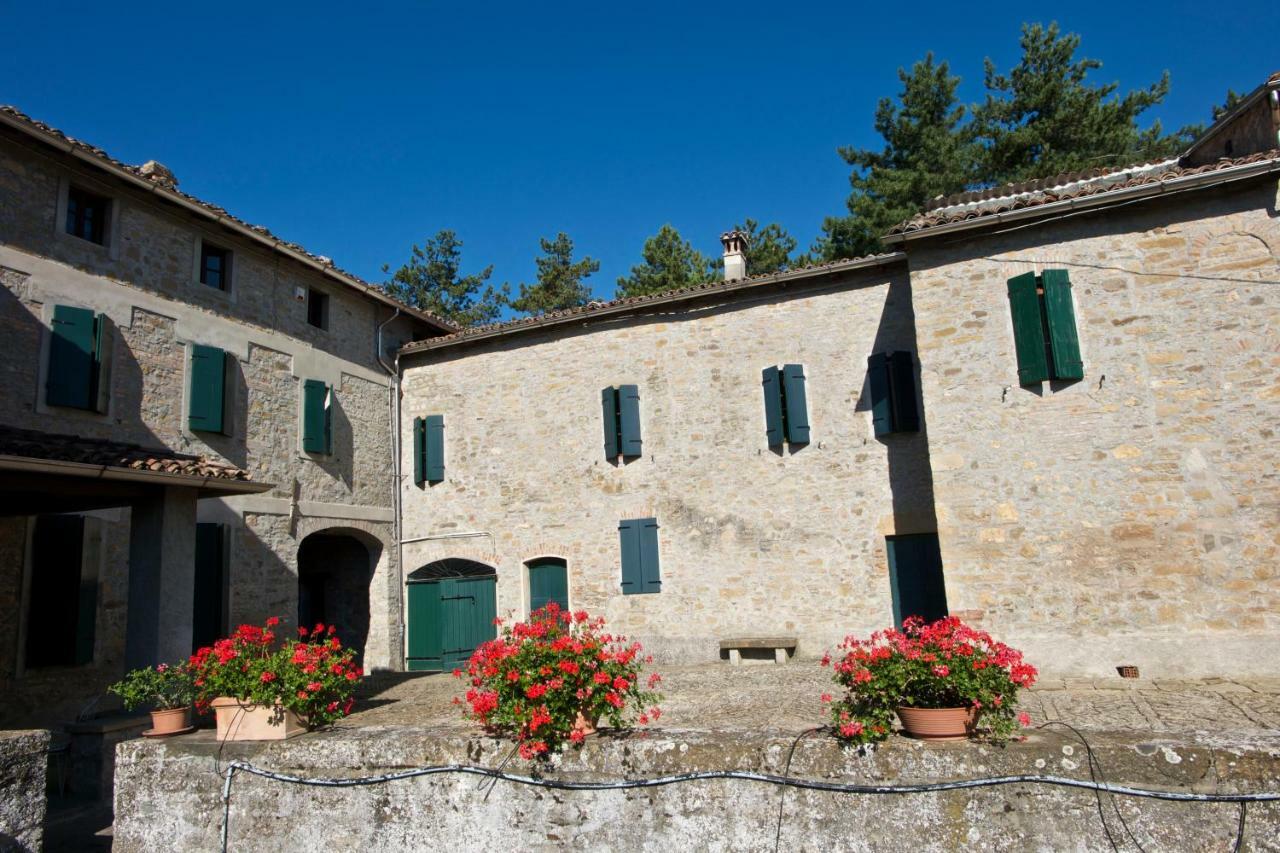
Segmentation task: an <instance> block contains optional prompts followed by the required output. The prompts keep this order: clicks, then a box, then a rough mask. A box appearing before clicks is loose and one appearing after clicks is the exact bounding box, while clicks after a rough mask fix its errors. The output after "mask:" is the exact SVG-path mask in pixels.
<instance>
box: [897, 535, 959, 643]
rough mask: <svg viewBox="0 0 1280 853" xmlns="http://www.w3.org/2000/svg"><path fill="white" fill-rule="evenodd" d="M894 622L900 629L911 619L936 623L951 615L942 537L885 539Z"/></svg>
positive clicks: (910, 536)
mask: <svg viewBox="0 0 1280 853" xmlns="http://www.w3.org/2000/svg"><path fill="white" fill-rule="evenodd" d="M885 549H886V551H887V552H888V557H889V590H890V593H891V594H892V596H893V620H894V622H895V623H896V624H897V626H898V627H899V628H901V627H902V620H904V619H906V618H907V617H908V616H919V617H920V618H922V619H924V620H925V621H926V622H933V621H936V620H938V619H941V618H942V617H944V616H946V615H947V589H946V585H945V584H944V582H943V578H942V549H941V548H940V547H939V545H938V534H936V533H915V534H911V535H907V536H889V537H886V538H885Z"/></svg>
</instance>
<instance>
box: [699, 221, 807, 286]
mask: <svg viewBox="0 0 1280 853" xmlns="http://www.w3.org/2000/svg"><path fill="white" fill-rule="evenodd" d="M733 228H734V230H735V231H741V232H743V233H744V234H746V235H747V253H746V254H747V275H768V274H769V273H774V272H781V271H782V270H785V269H788V268H789V267H791V266H792V262H791V253H792V252H794V251H795V250H796V238H795V237H792V236H791V235H790V234H788V233H787V230H786V229H785V228H783V227H782V226H781V225H779V224H778V223H776V222H770V223H769V224H768V225H766V226H764V227H763V228H761V227H760V223H759V222H757V221H756V220H754V219H752V218H750V217H748V218H747V221H746V222H745V223H742V224H739V225H735V226H733ZM715 263H716V269H718V270H723V269H724V258H720V259H719V260H717V261H716V262H715Z"/></svg>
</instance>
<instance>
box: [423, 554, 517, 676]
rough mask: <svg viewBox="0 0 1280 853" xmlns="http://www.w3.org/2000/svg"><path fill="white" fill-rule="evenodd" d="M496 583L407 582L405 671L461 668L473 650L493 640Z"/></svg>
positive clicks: (475, 580) (492, 579)
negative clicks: (406, 654) (407, 628)
mask: <svg viewBox="0 0 1280 853" xmlns="http://www.w3.org/2000/svg"><path fill="white" fill-rule="evenodd" d="M496 588H497V578H496V577H495V576H493V575H488V576H482V577H470V578H438V579H432V580H421V581H413V580H411V581H409V588H408V599H409V601H408V604H409V642H408V652H409V653H408V660H407V661H406V668H407V669H408V670H409V671H410V672H440V671H443V670H451V669H453V668H454V667H459V666H464V665H465V664H466V662H467V659H468V658H470V657H471V653H472V652H474V651H475V650H476V647H477V646H479V645H480V644H481V643H483V642H485V641H486V640H492V639H493V637H494V626H493V620H494V617H495V616H497V597H496V595H495V591H496Z"/></svg>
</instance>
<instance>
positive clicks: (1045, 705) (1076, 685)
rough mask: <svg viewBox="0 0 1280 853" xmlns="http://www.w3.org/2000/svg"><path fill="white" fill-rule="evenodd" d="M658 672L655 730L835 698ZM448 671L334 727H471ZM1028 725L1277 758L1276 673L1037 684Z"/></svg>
mask: <svg viewBox="0 0 1280 853" xmlns="http://www.w3.org/2000/svg"><path fill="white" fill-rule="evenodd" d="M651 669H652V670H653V671H656V672H659V673H661V674H662V677H663V681H662V685H661V687H660V689H661V691H662V692H663V694H664V697H665V698H664V700H663V701H662V703H661V705H662V709H663V715H662V721H661V724H660V728H661V729H662V730H663V731H668V732H683V731H715V732H728V733H732V732H742V733H743V734H754V735H777V734H785V733H799V732H801V731H803V730H805V729H807V728H811V727H813V726H817V725H821V724H822V723H824V722H826V720H825V718H824V715H823V709H822V705H821V703H820V701H819V696H820V695H821V694H822V693H823V692H832V693H835V692H836V691H835V686H834V685H833V684H832V683H831V671H830V670H828V669H824V668H822V667H821V666H819V665H818V664H817V663H813V662H792V663H788V664H785V665H782V666H779V665H775V664H749V665H743V666H736V667H735V666H729V665H728V664H727V663H719V664H716V663H709V664H698V665H692V666H659V665H654V666H653V667H651ZM464 690H465V684H464V682H463V681H462V680H461V679H457V678H454V677H452V676H451V675H448V674H444V675H407V674H380V675H375V676H372V677H370V678H369V679H368V680H367V682H366V684H365V685H364V687H363V689H362V690H361V693H360V699H361V701H360V703H359V704H358V706H357V707H358V710H357V711H356V713H354V714H352V716H351V717H350V718H348V719H347V720H345V721H344V722H343V723H342V724H341V725H342V726H343V727H344V728H345V727H347V726H362V727H363V726H388V727H405V728H418V727H430V728H442V729H453V730H458V731H466V730H471V731H475V728H474V724H473V723H471V722H468V721H467V720H464V719H463V718H462V716H461V713H460V709H458V708H457V707H456V706H454V705H453V704H452V698H453V697H454V696H457V695H460V694H461V693H462V692H463V691H464ZM1022 706H1023V707H1024V708H1025V709H1026V710H1027V711H1028V712H1029V713H1030V714H1031V716H1032V720H1033V725H1034V724H1037V723H1043V722H1048V721H1061V722H1065V723H1068V724H1070V725H1071V726H1073V727H1075V728H1077V729H1079V730H1081V731H1082V732H1089V733H1106V734H1108V735H1114V736H1120V738H1121V739H1123V740H1134V739H1137V740H1141V739H1152V740H1156V741H1159V740H1173V741H1177V742H1180V743H1190V744H1199V745H1203V746H1208V747H1216V746H1221V747H1235V748H1254V749H1262V750H1275V751H1277V752H1278V753H1280V677H1277V678H1268V679H1250V680H1247V681H1243V680H1241V681H1237V680H1227V679H1212V680H1205V681H1170V680H1161V679H1154V680H1148V679H1123V678H1119V677H1118V676H1117V677H1115V678H1107V679H1065V680H1064V679H1057V680H1055V679H1045V680H1043V681H1041V682H1040V683H1039V684H1038V685H1037V686H1036V687H1035V688H1033V689H1032V690H1030V691H1024V693H1023V701H1022Z"/></svg>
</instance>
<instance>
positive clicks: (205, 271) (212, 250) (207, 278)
mask: <svg viewBox="0 0 1280 853" xmlns="http://www.w3.org/2000/svg"><path fill="white" fill-rule="evenodd" d="M200 283H201V284H207V285H209V286H210V287H216V288H218V290H227V289H228V285H229V284H230V283H231V250H229V249H223V248H221V247H219V246H214V245H211V244H209V243H206V242H204V241H203V240H201V241H200Z"/></svg>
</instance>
